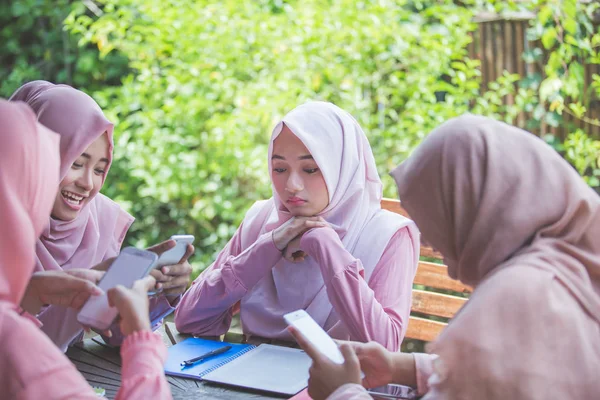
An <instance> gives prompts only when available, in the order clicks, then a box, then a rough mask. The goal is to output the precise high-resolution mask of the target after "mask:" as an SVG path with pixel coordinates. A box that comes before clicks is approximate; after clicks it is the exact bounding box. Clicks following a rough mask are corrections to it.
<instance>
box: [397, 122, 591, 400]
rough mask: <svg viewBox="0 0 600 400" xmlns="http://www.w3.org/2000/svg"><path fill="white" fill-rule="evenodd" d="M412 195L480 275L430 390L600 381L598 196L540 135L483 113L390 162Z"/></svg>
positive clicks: (456, 268)
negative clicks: (398, 161) (395, 163)
mask: <svg viewBox="0 0 600 400" xmlns="http://www.w3.org/2000/svg"><path fill="white" fill-rule="evenodd" d="M392 176H393V177H394V178H395V180H396V183H397V185H398V191H399V195H400V199H401V201H402V205H403V206H404V207H405V208H406V210H407V211H408V213H409V214H410V216H411V217H412V218H414V220H415V222H416V223H417V226H418V227H419V229H420V230H421V232H422V234H423V237H424V238H425V239H427V240H428V241H429V242H431V244H432V245H433V246H434V247H435V248H437V249H438V250H439V251H440V252H441V253H442V254H443V255H444V258H445V262H446V264H447V265H448V273H449V275H450V276H451V277H453V278H455V279H459V280H460V281H462V282H463V283H466V284H469V285H472V286H474V287H475V290H474V293H473V295H472V296H471V298H470V300H469V301H468V302H467V304H466V305H465V306H464V307H463V309H461V310H460V312H459V313H458V314H457V316H456V317H455V318H454V319H453V320H452V321H451V323H450V324H449V326H448V327H447V328H446V329H445V330H444V332H443V333H442V334H441V335H440V337H439V338H438V339H437V340H436V341H435V342H433V344H432V346H431V347H430V349H431V351H432V352H434V353H436V354H438V355H439V361H438V362H437V367H436V371H437V372H436V373H435V374H434V375H433V376H432V378H431V379H430V385H431V386H432V390H431V391H430V393H429V394H428V396H427V398H428V399H475V398H477V399H479V398H481V399H484V398H485V399H490V400H494V399H498V400H499V399H508V398H510V399H549V398H557V399H558V398H561V399H562V398H593V397H597V395H598V393H600V380H598V379H597V376H598V371H600V328H599V326H600V198H599V197H598V195H597V194H596V193H595V192H594V191H593V190H591V189H590V188H589V187H588V186H587V185H586V184H585V182H584V181H583V180H582V179H581V177H580V176H579V175H578V174H577V173H576V171H575V170H574V169H573V168H572V167H571V166H570V165H569V164H568V163H567V162H566V161H565V160H563V159H562V158H561V157H560V156H559V155H558V154H557V153H556V152H555V151H554V150H553V149H552V148H550V146H548V145H547V144H546V143H544V142H543V141H542V140H541V139H539V138H537V137H535V136H533V135H531V134H529V133H527V132H525V131H522V130H520V129H518V128H515V127H512V126H510V125H507V124H504V123H501V122H498V121H495V120H492V119H489V118H485V117H480V116H474V115H465V116H462V117H459V118H455V119H453V120H451V121H448V122H447V123H445V124H443V125H441V126H440V127H439V128H437V129H435V130H434V131H433V132H432V133H431V134H430V135H429V136H427V138H426V139H425V140H424V141H423V143H422V144H421V145H420V146H419V147H418V148H417V150H415V152H414V153H413V154H412V155H411V156H410V157H409V158H408V159H407V160H406V161H405V162H404V163H402V164H401V165H400V166H399V167H398V168H397V169H395V170H394V171H393V172H392Z"/></svg>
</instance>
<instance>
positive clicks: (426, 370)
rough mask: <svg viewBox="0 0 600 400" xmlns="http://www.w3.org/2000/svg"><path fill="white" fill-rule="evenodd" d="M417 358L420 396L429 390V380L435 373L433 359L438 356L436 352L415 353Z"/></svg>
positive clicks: (416, 368)
mask: <svg viewBox="0 0 600 400" xmlns="http://www.w3.org/2000/svg"><path fill="white" fill-rule="evenodd" d="M413 356H414V358H415V370H416V371H417V392H418V394H419V396H422V395H424V394H425V393H427V392H428V391H429V386H428V385H427V381H428V380H429V377H430V376H431V374H433V360H435V359H436V358H437V356H436V355H435V354H425V353H413Z"/></svg>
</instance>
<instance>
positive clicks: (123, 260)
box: [77, 247, 158, 331]
mask: <svg viewBox="0 0 600 400" xmlns="http://www.w3.org/2000/svg"><path fill="white" fill-rule="evenodd" d="M157 260H158V256H157V255H156V254H155V253H153V252H151V251H146V250H140V249H136V248H135V247H127V248H125V249H123V250H122V251H121V253H120V254H119V256H118V257H117V258H116V259H115V261H114V262H113V263H112V265H111V266H110V268H109V269H108V271H106V273H105V274H104V276H103V277H102V279H101V280H100V282H98V287H99V288H100V289H102V290H103V291H104V294H101V295H99V296H94V297H90V298H89V299H88V301H87V302H86V303H85V304H84V305H83V307H82V308H81V311H79V314H77V321H79V322H80V323H81V324H82V325H84V326H90V327H92V328H94V329H96V330H100V331H105V330H106V329H108V328H109V327H110V325H111V324H112V323H113V321H114V320H115V318H116V317H117V314H118V311H117V309H116V308H115V307H111V306H110V305H109V303H108V296H107V294H106V292H108V291H109V290H110V289H113V288H114V287H116V286H117V285H121V286H124V287H125V288H131V287H132V286H133V284H134V282H135V281H136V280H138V279H141V278H143V277H145V276H146V275H148V272H150V270H151V269H152V267H153V266H154V264H155V263H156V261H157Z"/></svg>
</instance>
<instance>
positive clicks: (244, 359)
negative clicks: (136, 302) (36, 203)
mask: <svg viewBox="0 0 600 400" xmlns="http://www.w3.org/2000/svg"><path fill="white" fill-rule="evenodd" d="M225 345H229V346H232V348H231V349H230V350H229V351H227V352H225V353H223V354H220V355H218V356H215V357H212V358H209V359H207V360H206V361H204V362H201V363H198V364H195V365H193V366H191V367H186V368H182V367H181V365H180V363H181V362H182V361H184V360H188V359H190V358H193V357H196V356H198V355H200V354H203V353H206V352H208V351H211V350H214V349H217V348H219V347H222V346H225ZM311 362H312V361H311V359H310V357H308V356H307V355H306V353H304V352H303V351H302V350H299V349H291V348H288V347H281V346H273V345H270V344H261V345H260V346H258V347H255V346H252V345H248V344H235V343H226V342H216V341H211V340H205V339H199V338H189V339H186V340H184V341H183V342H181V343H178V344H176V345H175V346H172V347H170V348H169V356H168V359H167V362H166V364H165V373H166V374H167V375H175V376H181V377H184V378H193V379H202V380H205V381H208V382H214V383H219V384H223V385H231V386H237V387H241V388H247V389H254V390H263V391H267V392H272V393H278V394H284V395H288V396H292V395H294V394H296V393H298V392H299V391H301V390H302V389H304V388H305V387H306V385H307V383H308V369H309V368H310V364H311Z"/></svg>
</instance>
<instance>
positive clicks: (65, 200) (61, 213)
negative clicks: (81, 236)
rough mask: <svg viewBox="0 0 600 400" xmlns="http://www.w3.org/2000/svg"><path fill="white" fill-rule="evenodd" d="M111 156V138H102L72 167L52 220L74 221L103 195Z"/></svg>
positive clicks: (104, 135) (54, 209)
mask: <svg viewBox="0 0 600 400" xmlns="http://www.w3.org/2000/svg"><path fill="white" fill-rule="evenodd" d="M109 156H110V142H109V140H108V134H107V133H106V132H104V134H102V135H100V136H99V137H98V139H96V140H94V141H93V142H92V144H90V145H89V146H88V148H87V149H85V151H84V152H83V153H81V155H80V156H79V157H78V158H77V160H75V161H74V162H73V164H71V168H69V170H68V172H67V175H65V177H64V178H63V180H62V181H61V182H60V185H59V190H58V193H57V194H56V200H55V201H54V206H53V208H52V218H56V219H59V220H61V221H71V220H74V219H75V218H77V215H78V214H79V211H81V209H82V208H83V206H85V205H86V204H88V203H89V202H90V201H91V200H92V199H93V198H94V197H95V196H96V195H97V194H98V192H99V191H100V189H101V188H102V184H103V181H104V176H105V175H106V169H107V167H108V163H109V159H108V157H109Z"/></svg>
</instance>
